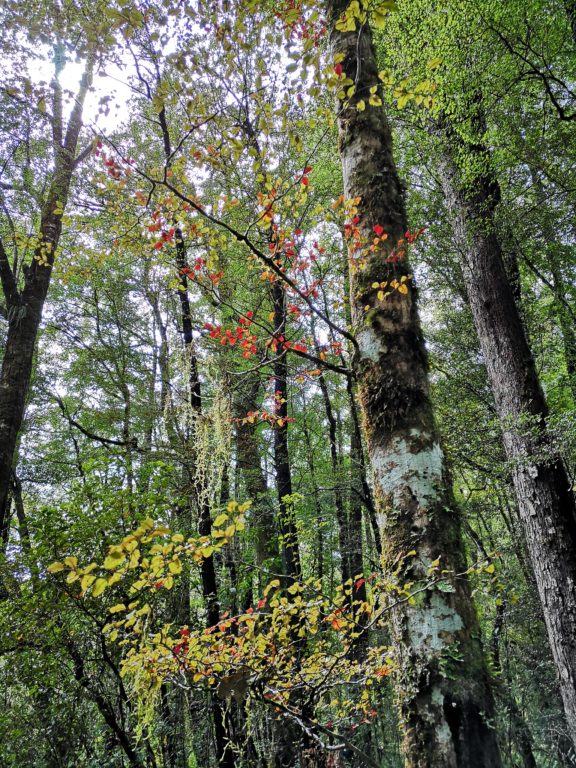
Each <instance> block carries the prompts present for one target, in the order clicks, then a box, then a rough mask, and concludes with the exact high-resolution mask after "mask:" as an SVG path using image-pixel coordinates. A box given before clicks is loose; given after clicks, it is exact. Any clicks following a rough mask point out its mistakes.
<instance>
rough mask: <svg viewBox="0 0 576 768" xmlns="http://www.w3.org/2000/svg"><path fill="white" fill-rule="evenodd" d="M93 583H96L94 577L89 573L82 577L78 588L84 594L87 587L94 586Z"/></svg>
mask: <svg viewBox="0 0 576 768" xmlns="http://www.w3.org/2000/svg"><path fill="white" fill-rule="evenodd" d="M95 581H96V576H92V575H91V574H89V573H87V574H85V575H84V576H82V580H81V581H80V587H81V589H82V592H86V590H87V589H88V587H89V586H91V585H92V584H94V582H95Z"/></svg>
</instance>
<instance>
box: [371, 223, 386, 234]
mask: <svg viewBox="0 0 576 768" xmlns="http://www.w3.org/2000/svg"><path fill="white" fill-rule="evenodd" d="M372 230H373V231H374V232H375V233H376V234H377V235H378V237H380V235H382V234H383V233H384V227H382V226H380V224H375V225H374V226H373V227H372Z"/></svg>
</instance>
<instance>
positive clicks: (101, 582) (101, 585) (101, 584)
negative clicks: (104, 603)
mask: <svg viewBox="0 0 576 768" xmlns="http://www.w3.org/2000/svg"><path fill="white" fill-rule="evenodd" d="M107 586H108V582H107V581H106V579H96V583H95V584H94V588H93V589H92V597H99V596H100V595H101V594H102V592H104V590H105V589H106V587H107Z"/></svg>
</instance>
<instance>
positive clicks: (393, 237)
mask: <svg viewBox="0 0 576 768" xmlns="http://www.w3.org/2000/svg"><path fill="white" fill-rule="evenodd" d="M346 6H347V2H346V1H345V0H332V1H331V2H327V10H328V16H329V19H330V27H331V47H332V54H333V55H336V54H338V53H341V54H343V55H344V58H343V61H342V66H343V71H344V72H345V73H346V74H348V75H349V76H350V77H351V78H352V79H353V80H354V81H355V84H356V93H355V95H354V96H353V98H352V99H351V100H350V104H349V105H348V106H347V107H344V108H341V109H340V110H339V113H338V124H339V141H340V153H341V159H342V170H343V177H344V192H345V196H346V197H347V198H356V197H358V198H360V202H359V205H358V209H359V217H360V221H359V224H358V226H359V228H360V232H361V235H362V236H363V238H364V239H365V240H366V241H367V242H368V244H370V243H372V241H373V238H374V231H373V228H374V226H375V225H379V226H381V227H383V228H384V231H385V233H386V234H387V239H386V240H384V241H383V242H381V243H380V244H379V246H378V248H377V250H376V251H375V252H373V253H366V256H367V258H366V264H365V268H355V269H354V268H353V270H352V273H351V278H350V289H351V303H352V320H353V327H354V332H355V335H356V340H357V344H358V349H357V352H356V356H355V357H356V359H355V372H356V376H357V379H358V392H359V399H360V402H361V406H362V411H363V416H364V426H365V432H366V438H367V448H368V455H369V458H370V463H371V466H372V471H373V478H374V492H375V503H376V511H377V514H378V519H379V524H380V529H381V534H382V544H383V559H384V566H385V567H386V568H387V570H388V571H389V572H390V571H391V570H393V569H394V568H398V566H399V565H400V574H399V580H400V582H405V581H412V582H414V584H415V585H423V584H424V583H425V581H426V579H427V576H428V569H429V566H430V563H431V562H433V561H434V560H436V558H438V557H439V558H441V562H442V565H443V567H444V568H445V569H446V570H447V571H449V572H450V574H451V575H449V576H448V581H447V582H446V583H445V584H443V585H442V588H439V586H438V585H436V586H432V587H430V588H428V589H423V590H422V591H421V592H420V593H419V594H418V596H417V599H416V600H415V601H413V604H410V602H408V601H400V602H398V603H397V604H396V605H395V606H393V608H392V624H393V640H394V644H395V648H396V652H397V659H398V674H397V678H396V691H397V696H398V700H399V705H400V711H401V719H402V724H403V731H404V753H405V764H406V766H409V767H410V768H424V767H425V766H426V768H432V767H433V768H488V767H490V768H497V766H499V765H500V757H499V753H498V747H497V744H496V738H495V734H494V731H493V729H492V728H491V725H490V718H491V716H492V698H491V694H490V689H489V685H488V676H487V672H486V667H485V664H484V660H483V655H482V649H481V646H480V641H479V636H478V635H479V630H478V623H477V620H476V616H475V613H474V608H473V605H472V602H471V598H470V590H469V586H468V583H467V580H466V579H465V578H464V577H462V576H456V575H455V574H462V572H463V571H464V570H465V559H464V553H463V548H462V543H461V539H460V530H459V523H458V514H457V512H456V510H455V508H454V504H453V500H452V497H451V492H450V482H449V478H448V476H447V473H446V470H445V464H444V457H443V453H442V449H441V447H440V442H439V437H438V433H437V429H436V426H435V424H434V418H433V413H432V407H431V403H430V399H429V394H428V375H427V360H426V352H425V348H424V341H423V338H422V333H421V330H420V323H419V318H418V312H417V308H416V300H415V299H416V297H415V292H414V289H413V287H412V286H411V285H410V286H409V289H408V292H407V293H406V294H402V293H400V292H398V291H392V292H391V293H390V295H389V296H387V297H386V298H383V299H378V295H377V294H378V291H377V289H374V288H372V284H373V283H374V282H378V283H380V282H382V281H388V282H389V281H390V280H391V279H394V278H396V279H400V277H401V276H403V275H406V274H407V273H408V272H409V266H408V264H407V263H406V261H405V260H404V261H400V262H397V263H395V262H393V261H388V256H389V255H390V252H391V249H392V247H393V246H396V245H397V244H398V241H399V240H400V239H402V238H403V237H404V233H405V230H406V219H405V212H404V201H403V190H402V186H401V183H400V180H399V178H398V175H397V172H396V168H395V165H394V161H393V157H392V143H391V136H390V130H389V127H388V124H387V121H386V117H385V114H384V111H383V109H382V107H381V106H371V105H369V104H368V98H369V94H370V88H373V87H374V86H378V88H377V92H378V91H379V81H378V76H377V71H376V61H375V55H374V48H373V45H372V39H371V33H370V29H369V27H368V25H364V26H363V27H362V28H360V27H358V28H357V29H356V30H355V31H354V32H348V33H343V32H340V31H338V30H337V29H336V27H335V22H336V20H337V18H338V16H339V15H340V13H342V11H343V10H344V9H345V8H346ZM359 99H363V100H364V101H365V104H366V109H365V110H364V111H359V110H357V109H356V103H357V101H358V100H359ZM412 550H415V551H416V553H417V554H416V555H409V554H408V553H409V552H411V551H412Z"/></svg>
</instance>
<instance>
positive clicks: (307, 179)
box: [302, 176, 310, 187]
mask: <svg viewBox="0 0 576 768" xmlns="http://www.w3.org/2000/svg"><path fill="white" fill-rule="evenodd" d="M302 184H304V186H305V187H307V186H308V184H310V179H309V178H308V176H302Z"/></svg>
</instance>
